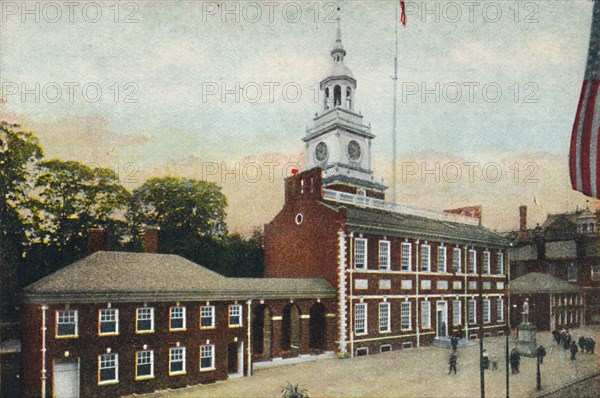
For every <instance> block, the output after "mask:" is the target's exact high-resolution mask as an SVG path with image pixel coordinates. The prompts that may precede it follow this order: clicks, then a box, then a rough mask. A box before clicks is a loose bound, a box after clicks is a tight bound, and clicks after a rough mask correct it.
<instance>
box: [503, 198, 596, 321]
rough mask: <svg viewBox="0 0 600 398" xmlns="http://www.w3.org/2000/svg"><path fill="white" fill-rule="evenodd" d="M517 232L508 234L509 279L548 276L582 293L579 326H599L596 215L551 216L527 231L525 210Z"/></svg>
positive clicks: (571, 214)
mask: <svg viewBox="0 0 600 398" xmlns="http://www.w3.org/2000/svg"><path fill="white" fill-rule="evenodd" d="M519 215H520V228H519V231H514V232H511V233H510V234H509V235H508V238H509V239H510V240H511V241H512V242H513V246H512V248H511V250H510V257H511V273H510V274H511V278H518V277H521V276H523V275H527V274H528V273H531V272H536V273H543V274H548V275H551V276H555V277H557V278H559V279H561V280H563V281H566V282H568V283H570V284H572V285H575V286H577V287H579V288H580V289H581V291H582V292H583V304H582V306H583V307H582V308H583V312H584V314H583V317H582V319H581V323H582V324H586V323H587V324H598V323H600V252H599V247H598V244H599V239H598V228H597V219H598V212H591V211H590V210H587V209H586V210H578V211H576V212H573V213H563V214H550V215H548V218H547V219H546V221H545V222H544V223H543V224H542V225H537V226H536V227H535V228H528V227H527V207H526V206H521V207H520V209H519Z"/></svg>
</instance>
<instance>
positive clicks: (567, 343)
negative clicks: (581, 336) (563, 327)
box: [562, 332, 571, 351]
mask: <svg viewBox="0 0 600 398" xmlns="http://www.w3.org/2000/svg"><path fill="white" fill-rule="evenodd" d="M562 340H563V348H564V349H565V351H566V350H568V349H569V347H571V336H570V335H569V332H567V333H565V335H564V337H563V338H562Z"/></svg>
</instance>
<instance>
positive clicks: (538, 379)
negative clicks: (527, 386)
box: [535, 350, 542, 391]
mask: <svg viewBox="0 0 600 398" xmlns="http://www.w3.org/2000/svg"><path fill="white" fill-rule="evenodd" d="M535 382H536V388H537V390H538V391H540V390H541V389H542V373H541V372H540V352H539V350H538V352H537V373H536V375H535Z"/></svg>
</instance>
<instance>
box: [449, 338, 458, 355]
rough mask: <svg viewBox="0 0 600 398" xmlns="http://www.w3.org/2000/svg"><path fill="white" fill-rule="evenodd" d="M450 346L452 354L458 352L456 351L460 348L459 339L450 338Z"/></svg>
mask: <svg viewBox="0 0 600 398" xmlns="http://www.w3.org/2000/svg"><path fill="white" fill-rule="evenodd" d="M450 345H451V346H452V352H456V349H457V348H458V337H456V336H452V337H450Z"/></svg>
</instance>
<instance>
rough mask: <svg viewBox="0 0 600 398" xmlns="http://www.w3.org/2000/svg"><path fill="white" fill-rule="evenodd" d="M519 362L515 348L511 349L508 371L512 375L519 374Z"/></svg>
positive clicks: (519, 356)
mask: <svg viewBox="0 0 600 398" xmlns="http://www.w3.org/2000/svg"><path fill="white" fill-rule="evenodd" d="M520 362H521V355H520V354H519V352H518V351H517V349H516V348H513V349H512V351H511V352H510V370H511V372H512V374H516V373H519V364H520Z"/></svg>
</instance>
